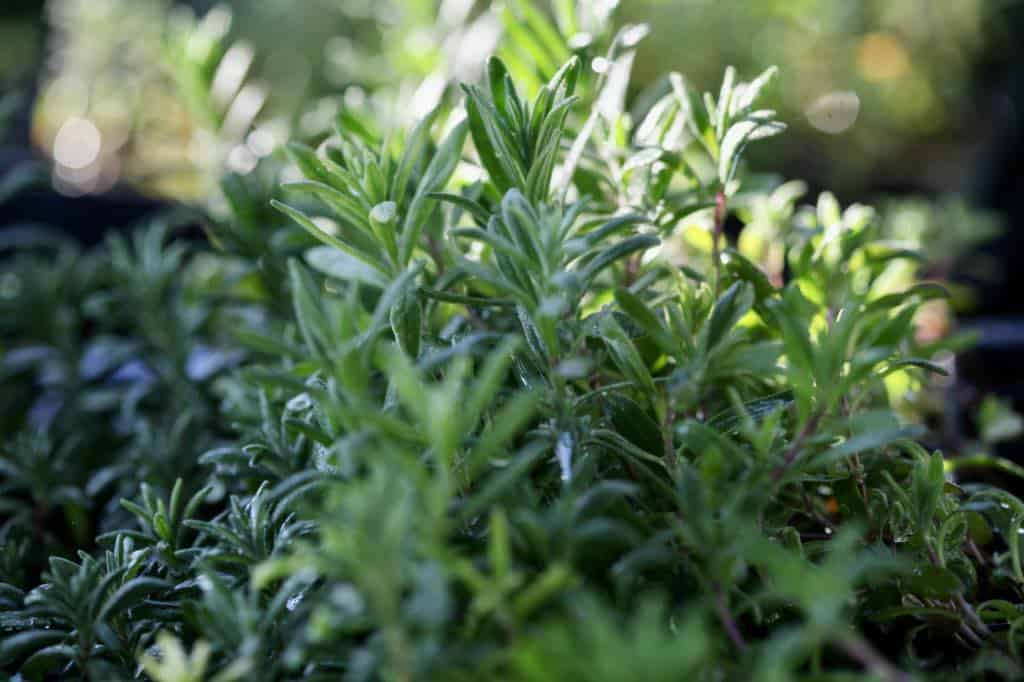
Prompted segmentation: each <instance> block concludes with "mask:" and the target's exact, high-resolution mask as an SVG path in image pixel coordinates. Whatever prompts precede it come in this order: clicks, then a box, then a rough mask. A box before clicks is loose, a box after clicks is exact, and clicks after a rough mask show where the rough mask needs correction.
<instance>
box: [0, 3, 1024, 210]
mask: <svg viewBox="0 0 1024 682" xmlns="http://www.w3.org/2000/svg"><path fill="white" fill-rule="evenodd" d="M555 1H556V2H557V1H560V0H555ZM585 4H587V5H589V6H590V9H591V12H592V13H594V14H596V15H601V14H608V13H615V14H616V20H617V21H618V22H619V23H622V22H646V23H649V24H650V25H651V27H652V31H651V34H650V36H649V37H648V38H647V39H646V40H645V41H644V43H643V45H642V47H641V51H640V54H639V56H638V59H637V63H636V65H635V74H636V78H635V84H636V85H635V87H639V88H642V87H643V86H644V85H645V84H648V85H649V84H651V81H652V79H654V78H655V77H657V76H659V75H660V74H663V73H664V72H665V71H666V70H668V69H672V70H677V71H680V72H682V73H683V74H684V75H686V77H687V78H688V79H690V80H691V81H692V82H694V83H695V84H696V85H697V86H698V87H700V88H709V87H712V86H713V85H714V84H715V83H717V82H718V81H719V80H720V78H721V74H722V71H723V69H724V68H725V66H726V65H729V64H732V65H735V66H736V67H737V68H738V69H739V70H740V73H741V74H745V75H748V76H749V75H753V74H755V73H759V72H760V71H761V70H763V69H764V68H765V67H766V66H769V65H772V64H775V65H778V66H779V67H780V69H781V77H780V79H779V81H778V85H777V86H776V87H775V91H774V93H773V99H774V105H775V106H776V107H777V108H778V109H779V110H780V113H781V116H782V119H783V120H785V121H787V122H788V123H789V124H790V126H791V128H790V131H789V132H787V134H786V135H784V136H782V137H781V138H779V139H777V140H774V141H772V142H771V143H768V144H766V145H763V146H762V148H761V149H760V150H758V154H759V155H760V156H761V158H769V159H770V160H771V164H772V166H773V167H781V168H782V169H784V172H785V173H786V174H787V175H789V176H790V177H800V178H804V179H806V180H807V181H808V182H809V183H810V185H811V187H812V188H814V189H816V188H820V187H829V188H832V189H834V190H836V191H837V193H838V194H839V195H840V196H841V197H842V198H844V199H847V200H849V199H856V198H862V197H870V196H872V195H875V194H878V193H882V192H884V193H925V194H937V193H943V192H951V191H954V192H955V191H970V190H972V189H973V188H974V187H973V185H974V184H977V183H979V182H982V181H980V180H979V178H983V177H984V175H985V172H986V171H985V168H986V164H989V165H991V163H993V161H992V158H991V157H992V156H993V155H997V152H998V149H999V147H1000V145H1001V144H1002V142H1001V138H1000V135H1001V134H1002V133H1001V131H1004V130H1008V129H1013V125H1014V122H1015V120H1016V116H1017V115H1018V113H1017V112H1016V110H1015V106H1016V105H1015V99H1014V98H1015V97H1016V94H1015V90H1014V87H1015V86H1014V83H1015V82H1016V80H1015V79H1019V76H1018V75H1017V73H1018V72H1019V67H1017V66H1016V61H1017V60H1015V59H1014V56H1013V52H1014V50H1013V47H1014V39H1015V32H1014V31H1015V26H1016V25H1017V24H1018V23H1019V22H1017V21H1016V19H1015V17H1016V16H1017V15H1019V5H1020V3H1019V2H1018V0H987V1H986V0H858V1H856V2H853V1H850V0H746V1H743V2H739V1H735V2H734V1H732V0H726V1H723V0H621V2H616V1H615V0H594V1H593V2H589V3H585ZM503 11H505V7H504V5H502V4H501V3H497V2H483V1H480V0H301V2H296V1H295V0H232V1H231V2H227V3H218V4H215V3H212V2H203V1H195V2H187V3H186V2H172V1H171V0H49V1H47V2H42V1H40V0H4V3H3V6H2V8H0V41H2V44H3V45H4V49H3V50H2V51H0V83H3V85H4V88H5V90H11V89H20V90H22V91H24V92H26V93H27V94H29V96H30V97H31V98H32V100H33V102H34V103H33V105H32V106H31V109H30V111H31V113H30V115H29V116H30V117H29V119H28V120H27V121H26V125H25V128H26V129H27V130H28V131H29V134H30V139H31V144H32V145H34V148H35V149H36V150H39V151H40V152H41V153H43V154H45V155H48V156H51V157H56V160H57V165H56V168H57V172H56V173H55V184H56V185H57V187H58V189H60V190H61V191H63V192H65V193H70V194H82V193H90V192H102V191H106V190H109V189H110V188H112V187H115V186H118V185H119V184H122V185H123V184H124V183H126V182H127V184H129V185H131V186H132V187H135V188H137V189H141V190H142V191H143V192H145V193H150V194H155V195H159V196H170V197H174V198H184V199H194V198H197V197H202V196H203V195H204V194H205V193H206V192H208V189H209V186H210V183H211V182H213V181H214V180H215V178H216V177H217V175H218V174H219V172H220V169H221V168H222V167H223V166H224V165H225V164H226V165H227V166H228V167H230V168H233V169H234V170H239V171H244V170H246V169H247V168H251V167H253V165H254V163H255V161H256V160H258V158H259V157H261V156H263V155H266V154H269V153H270V151H271V150H272V149H273V148H274V146H275V145H276V144H277V143H279V142H280V141H281V140H283V139H284V138H285V137H287V136H289V135H291V134H300V135H302V134H314V133H315V132H316V131H317V129H318V128H320V127H322V126H323V125H324V124H325V122H326V121H327V120H329V119H330V117H331V116H332V115H333V113H334V112H335V111H337V109H338V108H339V107H340V106H342V104H343V103H345V102H348V103H349V104H350V105H352V104H355V105H361V104H363V103H364V100H365V99H366V98H368V97H372V98H375V99H378V100H384V101H383V103H378V104H372V103H371V105H373V106H378V107H379V108H380V111H381V116H382V118H384V119H387V118H388V117H391V118H395V119H399V120H400V119H402V118H403V117H405V116H407V115H408V114H410V113H411V112H414V111H415V110H416V109H417V107H411V108H410V107H408V106H399V105H397V104H396V103H397V102H404V103H406V102H409V101H411V100H410V98H414V97H416V96H419V97H420V98H421V99H422V100H424V101H425V102H427V103H429V101H430V100H431V98H432V97H436V95H437V92H438V91H439V89H442V88H443V87H444V83H445V82H448V81H450V80H451V79H452V78H462V79H465V78H472V77H473V75H474V73H475V72H476V71H477V70H478V69H479V66H480V65H481V63H482V61H483V60H484V58H486V56H487V55H488V54H489V52H490V50H491V47H492V46H493V45H494V44H495V43H496V41H497V39H498V37H499V36H500V34H501V31H502V30H504V29H503V25H502V23H501V20H500V15H501V13H502V12H503ZM204 40H206V41H207V42H206V43H204V42H203V41H204ZM223 40H226V41H227V44H228V45H230V49H229V51H228V53H227V54H217V55H215V56H216V57H217V59H215V60H212V61H210V62H208V63H204V62H203V59H204V53H203V50H204V49H207V50H208V49H211V48H210V45H212V44H214V43H215V42H216V41H223ZM581 40H583V41H584V42H585V40H586V36H583V37H582V38H581ZM204 45H205V47H204ZM203 68H208V69H213V70H214V72H213V73H210V74H208V75H209V76H210V77H211V79H212V83H213V93H212V94H213V100H215V105H216V107H217V109H216V110H215V111H211V110H210V103H209V102H205V103H204V102H199V101H196V100H197V99H201V98H195V97H193V98H191V99H192V101H190V98H189V96H188V87H184V88H183V87H181V86H182V84H183V81H184V82H185V83H184V84H185V85H186V86H187V85H188V81H189V79H195V78H197V77H198V75H201V74H198V75H197V70H198V71H200V72H201V71H202V69H203ZM190 69H191V71H190ZM200 80H201V78H200ZM183 92H184V93H185V94H184V95H183V94H182V93H183ZM206 94H209V93H206ZM389 97H390V106H389V104H388V99H387V98H389ZM424 106H425V105H424ZM232 107H233V108H232ZM204 108H205V109H206V110H205V111H204ZM62 133H63V134H62ZM211 133H213V134H211ZM82 140H85V142H86V143H87V144H85V145H84V151H83V144H80V142H81V141H82ZM69 141H73V142H75V143H76V144H73V145H72V144H69ZM62 143H63V144H62ZM62 154H64V155H65V156H69V158H62V157H61V155H62ZM97 160H98V161H97ZM755 163H756V157H755Z"/></svg>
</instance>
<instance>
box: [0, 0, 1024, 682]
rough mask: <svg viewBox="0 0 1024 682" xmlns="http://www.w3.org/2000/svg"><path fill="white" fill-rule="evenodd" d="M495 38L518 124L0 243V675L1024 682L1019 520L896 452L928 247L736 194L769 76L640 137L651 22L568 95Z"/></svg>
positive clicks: (567, 84) (662, 109) (241, 183)
mask: <svg viewBox="0 0 1024 682" xmlns="http://www.w3.org/2000/svg"><path fill="white" fill-rule="evenodd" d="M517 6H522V7H526V8H527V9H528V8H529V6H528V5H525V3H522V4H520V3H517ZM520 30H521V31H522V32H524V36H525V37H524V38H523V39H522V41H521V42H520V43H519V44H520V45H533V46H534V48H535V51H536V54H533V55H531V54H525V55H523V54H521V55H520V62H519V64H518V70H519V71H522V70H524V69H526V70H529V68H531V65H533V67H532V68H533V71H534V72H535V73H542V74H547V75H548V76H549V78H548V79H547V80H546V81H544V80H541V81H538V82H536V83H534V84H532V85H529V86H527V87H528V88H529V89H530V90H531V91H532V92H530V93H529V95H527V93H526V92H525V90H524V88H523V87H522V86H520V87H517V83H516V81H517V80H519V79H518V78H516V79H514V78H512V77H511V76H510V75H509V70H508V69H507V68H506V66H505V64H504V62H503V61H500V60H497V59H494V60H492V61H490V62H489V64H488V69H487V73H486V75H485V77H484V78H483V79H482V80H483V82H482V84H477V85H465V86H464V87H463V91H462V98H461V99H460V100H456V99H455V97H454V93H452V95H453V97H451V98H450V99H451V100H452V103H456V102H457V105H456V106H452V107H450V108H449V105H448V104H442V105H441V106H439V107H438V108H437V109H435V110H434V111H433V112H432V113H431V114H429V115H428V116H427V117H426V118H425V119H423V120H422V121H421V122H420V123H419V124H418V125H417V126H416V127H415V128H413V129H412V130H410V131H408V132H399V131H379V130H377V126H376V124H375V120H374V118H373V117H372V116H368V115H364V113H363V112H360V111H358V110H346V111H344V112H342V114H341V115H340V116H339V118H338V121H337V131H336V133H335V134H334V135H332V136H330V137H327V138H326V139H323V140H316V141H315V142H317V145H316V146H315V147H312V146H306V145H304V144H299V143H295V144H292V145H290V146H289V148H288V153H289V158H290V170H289V171H288V174H289V175H291V176H293V178H292V180H291V181H289V182H287V183H285V184H284V185H283V186H276V185H275V184H270V183H267V182H265V181H264V180H263V176H262V175H261V174H255V175H252V176H249V177H247V178H239V177H230V178H228V179H227V180H226V181H225V182H224V185H223V192H224V197H225V198H226V200H227V204H228V205H229V206H230V211H229V212H228V214H227V217H213V216H206V217H204V218H203V221H204V223H205V224H206V226H207V228H208V232H209V235H210V238H211V240H210V241H211V242H212V244H213V245H214V246H215V247H216V249H208V248H205V247H203V246H200V245H198V244H196V243H190V242H186V241H183V240H182V239H180V238H177V237H175V236H174V230H176V229H178V226H179V225H184V224H187V223H188V222H189V221H191V220H192V218H193V215H192V214H185V215H180V216H179V215H172V216H168V217H165V218H163V219H161V220H158V221H155V222H154V223H153V224H152V225H149V226H146V227H145V228H144V229H140V230H138V231H137V232H135V233H134V234H132V235H130V236H115V237H111V238H110V239H109V241H108V243H107V244H106V245H105V246H104V247H102V248H100V249H98V250H96V251H91V252H86V253H83V252H81V251H80V250H79V249H78V248H77V247H75V246H73V245H70V244H68V243H66V242H65V241H64V240H62V239H61V238H59V237H54V236H52V235H47V234H45V233H42V232H40V231H39V230H32V231H27V232H12V233H5V235H4V238H3V239H4V242H3V244H0V247H2V248H4V249H5V260H4V266H3V267H4V270H3V273H2V275H0V325H2V326H0V343H2V350H3V353H4V354H3V364H2V369H0V371H2V372H3V387H4V388H3V392H2V395H0V399H2V401H3V404H2V412H0V414H2V421H0V428H2V437H3V440H2V443H0V447H2V458H0V491H2V502H0V504H2V507H0V512H2V514H3V521H2V526H0V542H2V550H0V583H2V584H0V608H2V615H0V637H2V640H0V666H3V667H4V669H5V670H6V671H8V672H10V673H11V674H16V675H18V676H20V679H44V678H47V677H48V676H49V677H50V678H53V679H56V678H75V677H79V678H83V679H92V680H117V679H132V678H137V677H140V676H142V675H146V676H148V677H149V678H151V679H153V680H156V681H158V682H196V681H199V680H219V681H222V682H223V681H225V680H233V679H246V680H280V679H325V680H326V679H332V680H333V679H346V680H371V679H384V680H412V679H443V680H463V679H464V680H469V679H502V680H531V681H540V680H563V679H586V680H622V679H637V678H642V679H650V680H660V679H664V680H677V679H682V678H687V677H690V678H694V679H701V680H705V679H706V680H719V679H757V680H796V679H806V680H812V679H815V680H819V679H836V680H839V679H851V678H857V677H858V676H860V675H863V674H868V675H872V676H874V677H876V678H879V679H888V680H902V679H911V676H918V675H919V676H922V677H925V676H927V677H928V678H934V679H988V678H989V677H996V678H997V677H1000V676H1001V677H1004V678H1007V679H1012V678H1017V677H1019V675H1020V671H1021V666H1022V664H1024V662H1022V661H1021V658H1020V656H1019V647H1020V642H1021V636H1020V630H1021V626H1022V625H1024V606H1022V600H1021V590H1022V588H1024V568H1022V560H1021V552H1020V546H1019V537H1020V535H1021V533H1022V532H1024V531H1022V528H1024V503H1022V502H1021V501H1020V500H1018V499H1017V498H1016V497H1014V496H1012V495H1011V494H1009V493H1007V492H1004V491H1002V490H1000V489H998V488H994V487H990V486H969V485H966V484H965V485H958V484H957V483H956V482H955V481H953V480H950V478H949V477H948V476H947V469H952V468H954V465H953V464H952V463H950V462H946V461H944V459H943V456H942V455H941V454H940V453H939V452H935V451H932V450H930V449H928V448H926V447H925V444H928V443H930V442H931V440H930V439H931V438H932V436H931V435H930V434H928V433H927V432H926V431H925V429H924V428H923V427H922V426H920V425H919V423H920V422H921V421H923V416H924V414H925V412H926V408H924V407H922V405H921V402H922V400H921V398H922V396H926V395H927V392H926V389H927V387H928V382H929V376H930V375H931V374H938V375H941V374H943V373H944V372H945V370H944V368H943V366H942V362H943V361H944V358H945V357H946V355H947V354H948V349H949V348H950V347H952V345H954V344H955V343H956V341H955V340H951V339H949V338H948V337H943V336H941V335H939V336H935V337H929V336H927V335H922V334H920V333H916V332H918V331H919V328H918V327H917V326H916V325H915V317H916V314H917V313H918V311H919V310H921V309H922V306H924V305H926V304H927V305H932V304H934V302H935V301H936V300H941V299H942V298H943V297H944V296H945V295H946V293H945V290H944V289H943V287H941V286H939V285H938V284H935V283H929V282H919V283H916V284H915V283H914V281H913V276H914V275H915V273H917V272H919V271H920V269H921V262H922V261H923V260H924V258H925V257H924V256H923V255H922V254H921V253H920V252H918V251H916V250H914V249H912V248H908V245H907V244H906V243H904V242H900V241H897V240H895V239H894V238H893V237H894V235H893V233H892V232H891V229H890V227H891V223H890V222H888V221H884V220H881V219H880V218H879V217H878V216H877V215H876V214H875V213H874V212H873V211H872V210H871V209H869V208H867V207H864V206H851V207H848V208H846V209H842V208H841V207H840V206H839V204H838V202H837V201H836V200H835V198H834V197H832V196H831V195H828V194H825V195H822V196H821V197H819V198H818V199H817V201H816V202H814V203H813V204H812V205H800V204H799V202H800V199H801V196H802V189H801V187H800V185H799V184H797V183H786V184H778V183H777V182H774V181H772V180H771V179H769V178H763V177H760V176H754V175H751V174H749V173H747V172H746V170H745V169H744V168H743V167H742V164H741V158H740V157H741V154H742V152H743V151H744V149H745V148H746V146H747V145H748V144H750V143H753V142H755V141H756V140H758V139H761V138H763V137H766V136H768V135H774V134H776V133H779V132H781V131H782V129H783V125H782V124H781V123H779V122H778V121H777V120H776V119H775V115H774V113H773V112H772V111H770V110H767V109H762V108H758V107H759V106H760V105H759V101H760V100H761V99H762V95H763V93H764V91H765V88H766V87H767V86H769V85H770V83H771V80H772V78H773V76H774V71H773V70H772V71H768V72H766V73H764V74H762V75H760V76H758V77H757V78H755V79H753V80H752V81H750V82H741V81H740V80H739V79H738V77H737V75H736V74H735V73H734V72H733V71H732V70H730V71H728V72H727V73H726V75H725V79H724V82H723V84H722V87H721V90H720V91H719V93H718V94H717V95H710V94H709V95H705V96H703V97H700V96H699V95H698V94H697V93H696V92H694V91H693V89H692V88H691V87H690V86H689V85H688V84H687V82H686V81H685V79H684V78H683V77H682V76H680V75H678V74H672V75H670V76H669V77H668V78H666V79H665V80H664V82H663V85H664V87H662V88H661V89H660V91H658V93H657V96H656V97H649V98H647V100H646V101H644V102H638V103H635V106H631V108H629V109H627V108H626V101H627V92H628V77H629V66H630V64H631V61H632V58H633V51H634V49H635V46H636V44H637V42H638V41H639V40H640V39H641V38H642V37H643V35H644V33H645V29H644V28H642V27H637V26H629V27H625V28H624V29H623V30H621V31H620V32H618V33H617V34H615V35H614V37H612V38H611V39H610V40H609V41H608V44H607V45H604V46H601V47H602V48H603V49H604V48H606V52H604V54H605V56H604V57H600V58H599V60H598V61H597V62H596V63H597V65H598V67H599V68H598V69H596V70H590V69H584V68H583V64H584V63H585V62H586V63H593V61H592V60H593V59H594V57H595V54H593V53H590V52H588V50H594V49H597V47H598V46H596V45H587V46H586V47H585V48H583V49H582V50H581V54H579V55H575V56H572V57H571V58H570V59H569V60H568V61H567V62H566V63H565V64H564V66H562V67H561V68H560V69H558V70H557V72H556V73H548V72H547V70H546V69H545V63H546V61H550V54H551V53H553V52H555V51H561V50H565V49H566V47H565V44H564V41H563V38H562V36H561V35H560V34H559V33H558V31H556V30H554V29H553V28H551V27H548V26H547V24H546V23H545V21H544V20H543V18H542V17H540V16H539V15H537V14H531V13H529V12H527V14H526V15H525V20H524V22H523V24H522V25H521V27H520ZM627 112H629V113H627ZM300 178H301V179H300ZM1004 466H1005V467H1009V465H1004ZM986 676H987V677H986Z"/></svg>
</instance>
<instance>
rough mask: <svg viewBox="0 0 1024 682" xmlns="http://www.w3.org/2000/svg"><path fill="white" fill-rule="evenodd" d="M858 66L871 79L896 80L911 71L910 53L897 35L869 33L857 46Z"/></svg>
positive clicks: (879, 80)
mask: <svg viewBox="0 0 1024 682" xmlns="http://www.w3.org/2000/svg"><path fill="white" fill-rule="evenodd" d="M857 68H858V69H859V70H860V73H861V75H862V76H864V78H865V79H867V80H869V81H874V82H882V81H890V80H896V79H897V78H902V77H903V76H905V75H906V74H907V72H908V71H910V55H908V54H907V50H906V48H905V47H903V43H901V42H900V41H899V39H898V38H896V37H895V36H893V35H891V34H889V33H869V34H868V35H866V36H864V37H863V38H862V39H861V41H860V44H859V45H858V46H857Z"/></svg>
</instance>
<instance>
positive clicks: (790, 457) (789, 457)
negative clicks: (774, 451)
mask: <svg viewBox="0 0 1024 682" xmlns="http://www.w3.org/2000/svg"><path fill="white" fill-rule="evenodd" d="M819 421H821V413H820V412H819V413H817V414H815V415H813V416H812V417H811V418H810V419H808V420H807V423H806V424H804V428H803V429H802V430H801V431H800V433H799V434H798V435H797V437H796V438H795V439H794V440H793V442H792V443H791V444H790V446H789V449H788V450H786V454H785V455H783V457H782V461H781V462H780V463H779V465H778V466H776V467H775V469H774V470H773V471H772V481H773V482H775V483H778V482H779V480H780V479H781V478H782V477H783V476H784V475H785V474H786V472H787V471H789V468H790V467H791V466H793V462H795V461H796V458H797V457H799V456H800V451H801V450H803V447H804V443H805V442H806V441H807V439H808V438H810V436H811V434H813V433H814V431H815V429H817V428H818V422H819Z"/></svg>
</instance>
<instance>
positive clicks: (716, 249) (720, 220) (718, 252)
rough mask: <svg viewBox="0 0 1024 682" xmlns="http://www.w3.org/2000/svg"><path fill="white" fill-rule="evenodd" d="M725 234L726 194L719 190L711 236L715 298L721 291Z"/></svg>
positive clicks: (716, 195) (716, 196)
mask: <svg viewBox="0 0 1024 682" xmlns="http://www.w3.org/2000/svg"><path fill="white" fill-rule="evenodd" d="M724 232H725V193H724V192H722V191H721V190H719V191H718V192H717V193H716V194H715V228H714V232H713V233H712V235H711V266H712V268H713V269H714V274H715V296H716V297H717V296H718V291H719V289H721V286H720V282H721V270H722V247H721V244H720V241H721V238H722V235H723V234H724Z"/></svg>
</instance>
